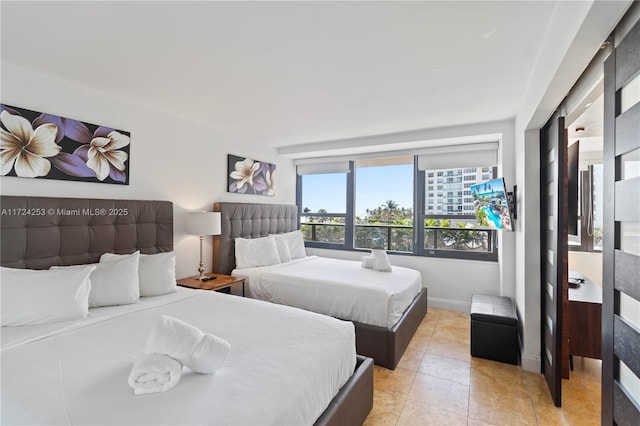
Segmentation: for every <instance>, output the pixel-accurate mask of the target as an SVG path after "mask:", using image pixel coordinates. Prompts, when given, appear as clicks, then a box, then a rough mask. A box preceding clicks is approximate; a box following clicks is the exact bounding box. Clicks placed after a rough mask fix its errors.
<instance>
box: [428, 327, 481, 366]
mask: <svg viewBox="0 0 640 426" xmlns="http://www.w3.org/2000/svg"><path fill="white" fill-rule="evenodd" d="M470 351H471V348H470V345H469V339H467V340H466V341H460V340H454V339H451V338H449V337H448V336H436V335H435V333H434V335H433V336H431V340H430V341H429V345H428V346H427V353H432V354H435V355H440V356H443V357H449V358H454V359H459V360H461V361H470V360H471V354H470Z"/></svg>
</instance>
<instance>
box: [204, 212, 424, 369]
mask: <svg viewBox="0 0 640 426" xmlns="http://www.w3.org/2000/svg"><path fill="white" fill-rule="evenodd" d="M214 211H219V212H220V213H221V224H222V232H221V235H220V237H219V238H216V239H214V264H213V265H214V266H213V268H214V272H218V273H223V274H232V273H233V274H234V275H239V276H242V277H244V278H245V279H246V280H247V281H248V284H249V285H248V287H249V292H250V294H251V297H255V298H259V299H262V300H267V301H271V302H275V303H280V304H284V305H289V306H295V307H299V308H302V309H307V310H311V311H314V312H318V313H322V314H325V315H331V316H334V317H336V318H339V319H342V320H348V321H352V322H353V323H354V325H355V329H356V351H357V353H358V354H360V355H364V356H367V357H371V358H373V360H374V362H375V364H376V365H379V366H382V367H385V368H389V369H394V368H395V367H396V366H397V364H398V362H399V361H400V358H401V357H402V355H403V353H404V351H405V350H406V348H407V346H408V344H409V342H410V340H411V338H412V337H413V334H414V333H415V331H416V329H417V327H418V325H419V324H420V322H421V321H422V319H423V318H424V316H425V315H426V312H427V289H426V288H422V282H421V277H420V274H419V272H417V271H413V270H411V269H407V268H399V267H394V268H393V269H394V271H393V272H392V273H391V274H386V273H381V272H378V271H372V270H368V269H365V268H362V267H361V266H360V262H354V261H347V260H339V259H326V258H319V257H317V256H308V257H305V258H301V259H294V260H291V261H289V262H286V263H282V264H276V265H270V266H260V267H255V268H241V269H238V268H236V266H237V265H236V252H235V246H236V243H235V240H236V239H255V238H261V237H265V236H268V235H274V234H275V235H277V234H283V235H284V234H287V233H290V232H292V231H295V230H297V229H298V218H297V207H296V206H295V205H284V204H253V203H215V204H214ZM354 296H355V297H354ZM345 300H346V301H347V302H345Z"/></svg>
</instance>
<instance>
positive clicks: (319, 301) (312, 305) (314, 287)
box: [232, 256, 422, 328]
mask: <svg viewBox="0 0 640 426" xmlns="http://www.w3.org/2000/svg"><path fill="white" fill-rule="evenodd" d="M232 275H234V276H240V277H244V278H246V279H247V281H248V283H249V289H250V293H251V297H253V298H256V299H260V300H266V301H269V302H274V303H279V304H282V305H288V306H295V307H297V308H301V309H305V310H308V311H312V312H317V313H320V314H324V315H330V316H332V317H336V318H341V319H344V320H349V321H357V322H360V323H364V324H370V325H376V326H379V327H387V328H390V327H392V326H393V325H394V324H395V323H396V322H397V321H398V320H399V319H400V317H401V316H402V314H403V313H404V311H405V310H406V309H407V307H408V306H409V305H410V304H411V302H412V301H413V299H414V298H415V297H416V295H417V294H418V293H420V291H421V290H422V277H421V275H420V272H418V271H415V270H413V269H408V268H402V267H399V266H394V267H393V271H392V272H379V271H374V270H373V269H366V268H363V267H362V266H361V263H360V262H356V261H351V260H342V259H329V258H324V257H318V256H308V257H304V258H301V259H295V260H292V261H289V262H286V263H281V264H278V265H272V266H262V267H256V268H243V269H235V270H234V271H233V272H232Z"/></svg>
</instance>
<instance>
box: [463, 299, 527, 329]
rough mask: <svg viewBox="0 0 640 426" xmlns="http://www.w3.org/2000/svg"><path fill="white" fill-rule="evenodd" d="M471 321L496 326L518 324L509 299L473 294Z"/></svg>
mask: <svg viewBox="0 0 640 426" xmlns="http://www.w3.org/2000/svg"><path fill="white" fill-rule="evenodd" d="M471 319H472V320H480V321H484V322H492V323H496V324H508V325H516V324H517V323H518V315H516V310H515V308H514V307H513V302H512V301H511V299H510V298H508V297H504V296H487V295H484V294H474V295H473V296H472V297H471Z"/></svg>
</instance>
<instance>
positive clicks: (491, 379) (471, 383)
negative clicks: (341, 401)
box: [365, 308, 601, 426]
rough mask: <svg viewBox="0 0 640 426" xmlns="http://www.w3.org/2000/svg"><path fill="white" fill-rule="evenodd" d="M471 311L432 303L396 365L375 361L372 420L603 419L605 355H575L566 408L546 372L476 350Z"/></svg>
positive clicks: (481, 423) (488, 425) (497, 424)
mask: <svg viewBox="0 0 640 426" xmlns="http://www.w3.org/2000/svg"><path fill="white" fill-rule="evenodd" d="M469 327H470V326H469V317H468V315H465V314H462V313H460V312H450V311H445V310H442V309H435V308H429V309H428V313H427V315H426V316H425V318H424V319H423V320H422V322H421V323H420V326H419V328H418V331H417V332H416V333H415V335H414V337H413V339H412V340H411V343H410V344H409V347H408V348H407V350H406V352H405V354H404V355H403V357H402V359H401V360H400V363H399V364H398V368H396V370H393V371H392V370H387V369H384V368H380V367H375V370H374V381H375V383H374V388H375V390H374V409H373V410H372V412H371V413H370V414H369V417H367V420H366V422H365V425H367V426H389V425H396V424H397V425H402V426H420V425H450V424H453V425H457V424H461V425H463V424H467V425H469V426H502V425H520V424H522V425H536V424H537V425H539V426H546V425H563V426H564V425H580V426H582V425H597V424H599V421H600V368H601V363H600V361H598V360H591V359H587V358H584V359H583V358H576V359H575V360H574V364H575V366H576V369H575V371H573V372H571V380H569V381H566V380H565V381H563V407H562V408H557V407H555V406H554V405H553V402H552V401H551V396H550V394H549V391H548V389H547V385H546V382H545V380H544V377H543V376H542V375H541V374H534V373H530V372H527V371H523V370H522V369H521V367H520V366H514V365H510V364H504V363H500V362H495V361H491V360H486V359H482V358H472V357H471V356H470V328H469Z"/></svg>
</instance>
